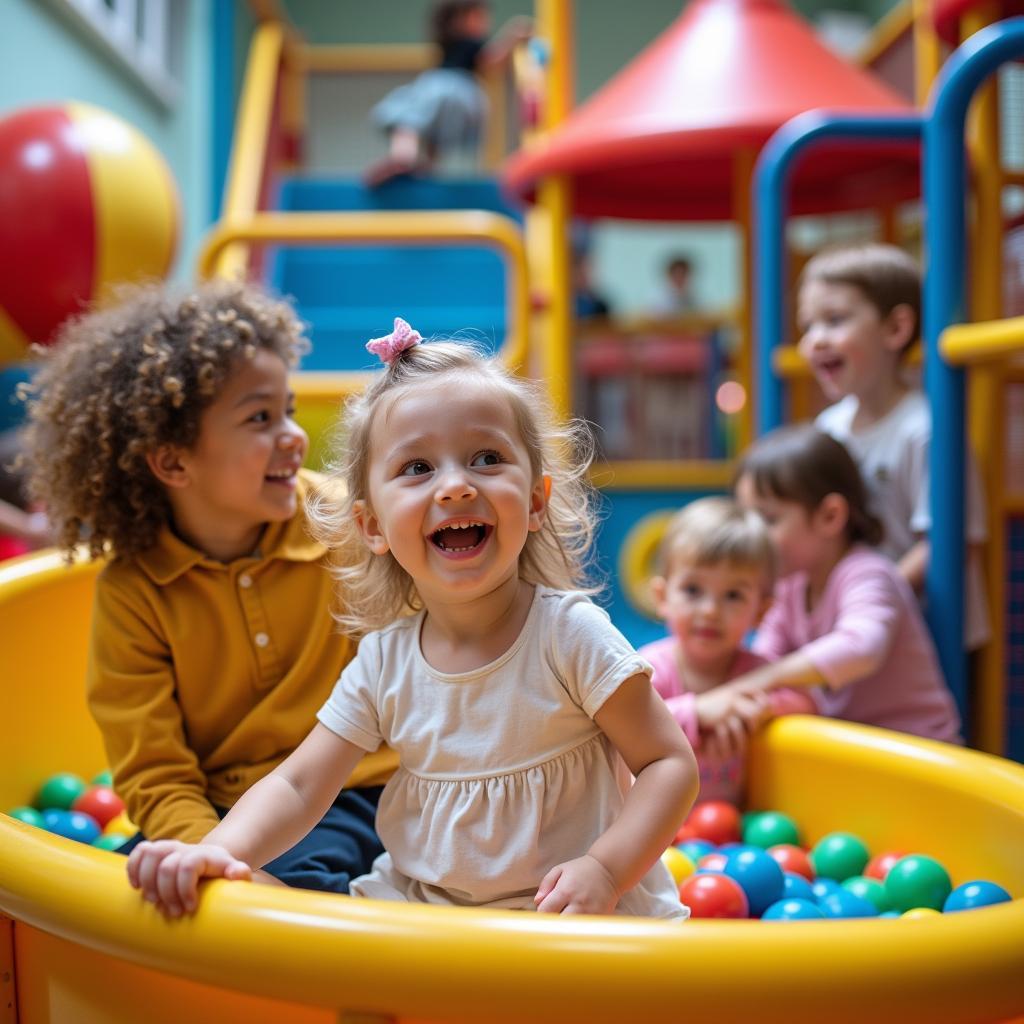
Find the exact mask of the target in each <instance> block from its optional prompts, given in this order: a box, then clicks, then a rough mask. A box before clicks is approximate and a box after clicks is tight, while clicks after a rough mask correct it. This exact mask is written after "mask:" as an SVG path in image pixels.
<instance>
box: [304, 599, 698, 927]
mask: <svg viewBox="0 0 1024 1024" xmlns="http://www.w3.org/2000/svg"><path fill="white" fill-rule="evenodd" d="M423 615H424V613H423V612H420V613H419V614H417V615H413V616H409V617H408V618H404V619H400V620H399V621H398V622H396V623H394V624H393V625H391V626H389V627H388V628H386V629H383V630H380V631H378V632H375V633H370V634H369V635H367V636H366V637H364V638H363V639H362V640H361V641H360V643H359V651H358V654H357V656H356V658H355V659H354V660H353V661H352V662H351V663H350V664H349V665H348V666H347V667H346V668H345V670H344V672H343V673H342V675H341V678H340V679H339V680H338V683H337V685H336V686H335V688H334V692H333V693H332V694H331V697H330V699H329V700H328V701H327V703H326V704H325V705H324V707H323V708H322V709H321V710H320V713H319V715H318V717H319V719H320V721H321V722H322V723H323V724H324V725H325V726H326V727H327V728H328V729H330V730H331V731H332V732H335V733H336V734H337V735H339V736H341V737H343V738H344V739H347V740H349V741H350V742H352V743H354V744H356V745H357V746H359V747H361V748H362V749H364V750H366V751H373V750H376V749H377V747H378V746H379V745H380V744H381V742H382V741H383V742H386V743H388V744H389V745H390V746H391V747H392V748H393V749H394V750H395V751H397V753H398V755H399V759H400V767H399V769H398V771H397V772H396V774H395V775H394V777H393V778H392V779H391V781H390V782H389V783H388V784H387V787H386V788H385V790H384V793H383V795H382V796H381V800H380V806H379V808H378V811H377V831H378V833H379V835H380V838H381V841H382V842H383V844H384V847H385V849H386V850H387V851H388V852H387V853H385V854H383V855H382V856H381V857H378V858H377V860H376V861H375V862H374V865H373V869H372V870H371V872H370V873H369V874H368V875H364V876H362V877H361V878H357V879H356V880H355V881H354V882H353V883H352V885H351V893H352V895H354V896H366V897H372V898H375V899H393V900H405V901H410V902H424V903H437V904H444V905H457V906H477V907H479V906H487V907H490V908H501V909H517V910H533V909H535V908H534V903H533V897H534V894H535V893H536V891H537V887H538V885H539V884H540V881H541V879H542V878H543V877H544V875H545V874H546V873H547V872H548V870H549V869H550V868H552V867H554V866H555V865H556V864H560V863H563V862H564V861H568V860H572V859H573V858H575V857H579V856H582V855H583V854H584V853H586V851H587V850H588V849H589V847H590V845H591V844H592V843H593V842H594V840H595V839H597V837H598V836H599V835H601V834H602V833H603V832H604V831H605V830H606V829H607V828H608V827H609V826H610V825H611V824H612V822H613V821H614V820H615V819H616V817H617V816H618V814H619V812H620V810H621V808H622V804H623V800H624V797H625V794H626V793H627V792H628V790H629V787H630V785H631V784H632V780H631V777H630V773H629V770H628V769H627V768H626V765H625V763H624V762H623V761H622V759H621V757H620V756H619V755H618V753H617V752H616V751H615V749H614V748H613V747H612V745H611V744H610V742H609V741H608V739H607V738H606V737H605V735H604V733H603V732H601V730H600V729H599V728H598V727H597V725H596V724H595V723H594V721H593V715H594V714H595V713H596V712H597V711H598V710H599V709H600V708H601V705H602V704H603V703H604V702H605V701H606V700H607V699H608V698H609V697H610V696H611V695H612V694H613V693H614V692H615V691H616V689H618V687H619V686H620V685H621V684H622V683H624V682H625V681H626V680H627V679H629V678H630V677H632V676H634V675H637V674H642V675H646V676H650V674H651V667H650V665H649V664H648V663H647V662H646V661H644V660H643V659H642V658H640V657H639V655H637V654H636V652H635V651H634V650H633V648H632V647H630V645H629V644H628V643H627V641H626V640H625V638H624V637H623V636H622V635H621V634H620V633H619V632H618V630H616V629H615V627H614V626H613V625H612V624H611V622H610V621H609V619H608V616H607V614H606V613H605V612H604V611H603V610H602V609H600V608H598V607H597V606H596V605H595V604H593V603H592V602H591V601H590V600H589V599H588V598H586V597H584V596H583V595H580V594H575V593H564V592H560V591H554V590H550V589H547V588H545V587H537V588H536V591H535V594H534V599H533V602H532V604H531V607H530V611H529V614H528V616H527V620H526V623H525V625H524V626H523V629H522V632H521V633H520V635H519V637H518V638H517V639H516V641H515V643H514V644H513V645H512V646H511V647H510V648H509V650H507V651H506V652H505V653H504V654H503V655H501V657H500V658H498V659H497V660H495V661H493V662H491V663H490V664H489V665H485V666H483V667H481V668H478V669H474V670H473V671H471V672H460V673H457V674H449V673H444V672H439V671H437V670H436V669H434V668H432V667H431V666H430V665H429V664H428V663H427V661H426V660H425V659H424V657H423V654H422V652H421V650H420V642H419V638H420V630H421V627H422V624H423ZM616 912H617V913H621V914H635V915H646V916H651V917H661V918H674V919H683V918H685V917H686V916H688V913H689V912H688V911H687V909H686V908H685V907H684V906H683V905H682V904H681V903H680V902H679V897H678V894H677V891H676V887H675V885H674V884H673V883H672V879H671V878H670V876H669V874H668V872H667V870H666V869H665V868H664V866H663V865H662V864H661V863H660V862H659V863H656V864H655V865H654V866H653V867H652V868H651V870H650V871H649V872H648V873H647V874H646V875H645V876H644V878H643V879H642V880H641V881H640V883H639V885H637V886H636V887H635V888H634V889H632V890H630V891H629V892H627V893H626V894H624V895H623V897H622V899H621V900H620V901H619V905H618V908H617V911H616Z"/></svg>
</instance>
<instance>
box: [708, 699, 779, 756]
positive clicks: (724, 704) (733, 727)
mask: <svg viewBox="0 0 1024 1024" xmlns="http://www.w3.org/2000/svg"><path fill="white" fill-rule="evenodd" d="M716 693H717V696H718V698H719V699H718V700H716V701H714V702H713V703H711V711H712V712H713V714H708V715H707V716H706V719H705V721H704V722H702V724H701V730H702V731H701V747H702V749H703V750H704V752H705V753H707V754H708V755H709V756H711V757H714V758H717V759H718V760H729V759H731V758H734V757H742V756H743V755H744V754H745V753H746V749H747V739H748V737H749V736H750V734H751V733H753V732H754V731H755V730H756V729H757V728H758V727H759V726H760V725H761V724H762V723H763V722H764V720H765V719H766V718H767V717H768V716H769V714H770V706H769V702H768V698H767V696H766V695H764V694H746V693H737V692H735V691H732V692H729V691H725V692H723V691H711V692H710V693H708V694H701V695H700V696H699V697H698V698H697V717H698V721H700V720H701V713H700V704H699V702H700V700H701V698H702V697H706V696H708V697H709V696H712V695H715V694H716Z"/></svg>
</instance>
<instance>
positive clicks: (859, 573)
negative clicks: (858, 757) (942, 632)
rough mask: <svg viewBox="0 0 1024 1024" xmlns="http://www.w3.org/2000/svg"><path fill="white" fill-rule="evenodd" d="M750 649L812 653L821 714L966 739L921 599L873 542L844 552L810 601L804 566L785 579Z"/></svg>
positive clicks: (777, 654)
mask: <svg viewBox="0 0 1024 1024" xmlns="http://www.w3.org/2000/svg"><path fill="white" fill-rule="evenodd" d="M753 649H754V651H755V652H757V653H758V654H760V655H761V656H762V657H764V658H767V659H768V660H769V661H776V660H778V659H779V658H781V657H783V656H784V655H787V654H790V653H791V652H793V651H797V650H799V651H800V652H801V653H802V654H804V655H806V656H807V657H808V658H809V659H810V661H811V663H812V664H813V665H814V667H815V668H817V669H818V671H819V672H821V674H822V675H823V676H824V677H825V680H826V684H825V685H824V686H822V687H816V688H815V699H816V701H817V703H818V707H819V709H820V711H821V713H822V714H823V715H828V716H830V717H832V718H843V719H846V720H847V721H850V722H861V723H863V724H865V725H878V726H883V727H884V728H887V729H896V730H898V731H899V732H908V733H913V734H914V735H916V736H924V737H927V738H929V739H937V740H946V741H947V742H950V743H960V742H962V740H961V737H960V716H959V714H958V713H957V709H956V704H955V702H954V701H953V696H952V694H951V693H950V692H949V689H948V688H947V686H946V684H945V681H944V680H943V678H942V670H941V669H940V667H939V660H938V656H937V654H936V652H935V647H934V645H933V644H932V640H931V636H930V635H929V633H928V627H927V626H926V625H925V623H924V620H923V619H922V618H921V613H920V611H919V609H918V604H917V600H916V599H915V597H914V594H913V592H912V591H911V589H910V587H909V585H908V584H907V582H906V580H904V579H903V577H902V576H900V574H899V572H898V571H897V569H896V567H895V566H894V565H893V563H892V562H890V561H889V560H888V559H887V558H885V557H883V556H882V555H879V554H876V553H875V552H874V551H871V550H870V549H869V548H866V547H862V546H859V545H858V546H855V547H853V548H852V549H851V550H850V551H849V553H848V554H847V555H845V556H844V557H843V558H842V559H841V560H840V562H839V563H838V564H837V565H836V567H835V568H834V569H833V570H832V572H831V574H830V575H829V578H828V581H827V582H826V584H825V590H824V592H823V593H822V595H821V597H820V599H819V600H818V601H817V603H816V604H815V606H814V607H813V608H808V600H807V577H806V575H805V574H803V573H793V574H792V575H790V576H787V577H785V578H784V579H781V580H780V581H779V582H778V583H777V584H776V587H775V601H774V604H773V605H772V607H771V608H770V609H769V610H768V614H767V615H765V617H764V620H763V621H762V623H761V625H760V627H759V628H758V631H757V637H756V639H755V641H754V645H753Z"/></svg>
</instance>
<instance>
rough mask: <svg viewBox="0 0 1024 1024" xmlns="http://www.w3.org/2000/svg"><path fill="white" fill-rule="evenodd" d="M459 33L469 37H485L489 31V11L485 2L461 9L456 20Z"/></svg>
mask: <svg viewBox="0 0 1024 1024" xmlns="http://www.w3.org/2000/svg"><path fill="white" fill-rule="evenodd" d="M458 28H459V34H460V35H463V36H466V37H467V38H469V39H486V38H487V36H489V35H490V33H491V12H490V9H489V8H488V7H487V6H486V5H485V4H480V6H478V7H470V8H469V9H468V10H466V11H463V13H462V15H461V16H460V18H459V21H458Z"/></svg>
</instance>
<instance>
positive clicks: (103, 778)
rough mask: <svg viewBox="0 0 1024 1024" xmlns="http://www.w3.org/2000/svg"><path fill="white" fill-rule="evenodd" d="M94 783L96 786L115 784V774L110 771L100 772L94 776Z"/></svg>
mask: <svg viewBox="0 0 1024 1024" xmlns="http://www.w3.org/2000/svg"><path fill="white" fill-rule="evenodd" d="M92 785H94V786H113V785H114V776H113V775H111V774H110V772H109V771H106V772H100V773H99V774H97V775H94V776H93V777H92Z"/></svg>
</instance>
